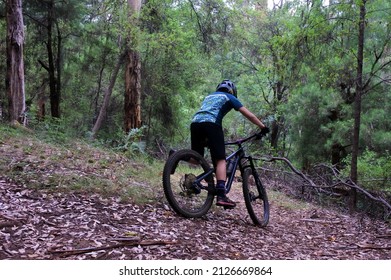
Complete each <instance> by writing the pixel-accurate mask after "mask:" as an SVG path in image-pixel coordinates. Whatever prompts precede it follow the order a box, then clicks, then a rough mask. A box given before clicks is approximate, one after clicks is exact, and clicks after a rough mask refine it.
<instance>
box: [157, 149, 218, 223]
mask: <svg viewBox="0 0 391 280" xmlns="http://www.w3.org/2000/svg"><path fill="white" fill-rule="evenodd" d="M190 158H192V159H193V161H194V162H196V164H191V163H189V159H190ZM209 169H210V167H209V164H208V162H207V161H206V160H205V159H204V158H203V157H202V156H201V155H200V154H199V153H197V152H195V151H193V150H189V149H184V150H179V151H176V152H174V153H173V154H172V155H171V156H170V157H169V158H168V159H167V161H166V164H165V166H164V169H163V189H164V194H165V197H166V199H167V201H168V203H169V204H170V206H171V208H172V209H173V210H174V211H175V212H176V213H177V214H179V215H181V216H183V217H186V218H199V217H202V216H204V215H205V214H206V213H207V212H208V211H209V209H210V208H211V206H212V203H213V199H214V192H213V191H212V190H211V189H210V188H209V187H207V188H206V189H197V190H195V189H194V188H193V185H194V184H192V182H194V179H195V177H196V176H197V175H200V174H202V173H204V172H207V171H209ZM202 183H203V185H205V186H212V185H213V175H211V176H209V177H208V178H207V180H206V181H203V182H202ZM198 191H199V193H197V192H198Z"/></svg>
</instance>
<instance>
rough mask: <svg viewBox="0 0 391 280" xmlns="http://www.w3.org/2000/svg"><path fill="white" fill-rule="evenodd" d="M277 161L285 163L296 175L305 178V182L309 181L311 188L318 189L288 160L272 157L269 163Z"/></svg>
mask: <svg viewBox="0 0 391 280" xmlns="http://www.w3.org/2000/svg"><path fill="white" fill-rule="evenodd" d="M276 160H280V161H283V162H285V163H286V164H287V165H288V166H289V168H290V169H291V170H292V171H293V172H294V173H295V174H297V175H299V176H300V177H301V178H303V179H304V180H305V181H307V182H308V183H309V184H310V186H311V187H316V184H315V183H314V182H313V181H312V180H311V179H310V178H308V177H307V176H306V175H304V173H303V172H301V171H300V170H298V169H296V168H295V167H294V166H293V164H292V163H291V162H290V161H289V160H288V159H287V158H284V157H271V158H269V159H268V160H267V161H270V162H273V161H276Z"/></svg>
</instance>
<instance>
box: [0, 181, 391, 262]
mask: <svg viewBox="0 0 391 280" xmlns="http://www.w3.org/2000/svg"><path fill="white" fill-rule="evenodd" d="M236 189H238V188H236ZM232 197H233V198H234V200H237V201H238V206H237V207H236V208H235V209H233V210H222V209H220V208H218V207H215V206H214V207H213V208H212V209H211V211H210V212H209V213H208V214H207V215H206V216H205V217H204V218H202V219H185V218H182V217H179V216H177V215H176V214H175V213H173V212H172V211H171V210H170V208H169V207H168V206H167V205H166V204H165V202H164V201H163V200H162V202H157V203H156V204H145V205H142V206H141V205H139V204H134V203H130V202H129V203H124V202H121V201H120V199H118V198H117V197H110V196H102V195H100V194H95V193H81V192H79V193H69V192H68V193H64V192H53V191H50V192H49V191H45V190H38V189H32V188H27V187H24V186H21V185H18V184H15V183H12V182H10V181H9V180H7V179H6V178H4V177H2V178H1V177H0V259H11V260H20V259H26V260H33V259H34V260H36V259H41V260H46V259H67V260H68V259H70V260H75V259H88V260H91V259H110V260H122V259H126V260H170V259H182V260H195V259H203V260H223V259H230V260H236V259H240V260H251V259H258V260H259V259H263V260H290V259H296V260H304V259H306V260H308V259H311V260H324V259H327V260H329V259H333V260H390V259H391V228H390V226H389V224H387V223H385V222H383V221H379V220H373V219H371V218H369V217H367V216H365V215H359V214H356V215H349V214H346V213H341V212H338V211H335V210H332V209H324V208H319V206H316V205H310V204H309V205H306V207H302V208H300V209H294V208H290V207H284V206H281V205H278V204H277V203H276V202H275V201H273V200H272V199H271V215H270V223H269V225H268V226H267V227H266V228H259V227H255V226H253V225H252V223H251V220H250V219H249V218H248V216H247V212H246V209H245V206H244V203H243V202H242V201H240V195H239V194H235V193H234V194H233V196H232Z"/></svg>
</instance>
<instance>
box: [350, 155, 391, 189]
mask: <svg viewBox="0 0 391 280" xmlns="http://www.w3.org/2000/svg"><path fill="white" fill-rule="evenodd" d="M357 172H358V175H359V178H360V180H359V182H358V183H359V184H360V185H362V186H364V187H365V188H366V189H368V190H373V191H384V192H388V193H391V178H390V174H391V154H390V152H389V151H385V152H384V153H382V154H380V155H379V154H378V153H376V152H374V151H370V150H368V149H367V150H365V151H364V152H363V153H362V155H361V156H360V157H359V159H358V163H357ZM344 173H346V175H347V176H348V174H350V170H345V171H344Z"/></svg>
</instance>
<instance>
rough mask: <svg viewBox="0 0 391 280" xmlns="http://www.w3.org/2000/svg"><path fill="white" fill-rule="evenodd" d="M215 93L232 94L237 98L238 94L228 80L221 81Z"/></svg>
mask: <svg viewBox="0 0 391 280" xmlns="http://www.w3.org/2000/svg"><path fill="white" fill-rule="evenodd" d="M216 91H224V92H228V93H230V94H232V95H233V96H235V97H238V92H237V90H236V86H235V84H234V83H233V82H231V81H230V80H224V81H222V82H221V83H220V84H219V85H218V86H217V88H216Z"/></svg>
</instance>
